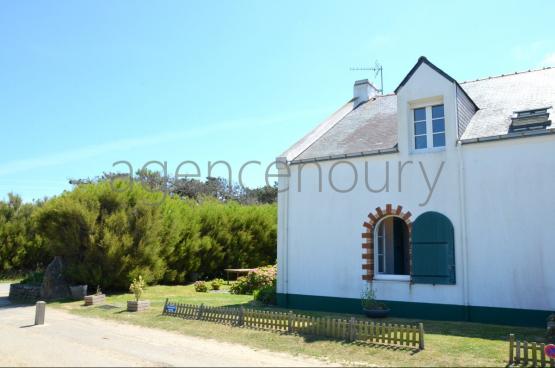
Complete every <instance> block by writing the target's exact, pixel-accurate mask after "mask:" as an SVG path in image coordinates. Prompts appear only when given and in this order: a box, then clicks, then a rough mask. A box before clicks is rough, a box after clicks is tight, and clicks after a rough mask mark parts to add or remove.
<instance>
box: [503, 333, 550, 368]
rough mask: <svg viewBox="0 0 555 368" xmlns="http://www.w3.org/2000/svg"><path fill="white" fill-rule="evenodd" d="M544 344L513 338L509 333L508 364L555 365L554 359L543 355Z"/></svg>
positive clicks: (524, 365)
mask: <svg viewBox="0 0 555 368" xmlns="http://www.w3.org/2000/svg"><path fill="white" fill-rule="evenodd" d="M544 349H545V344H540V343H536V342H528V341H519V340H515V335H513V334H510V335H509V366H522V367H555V360H554V359H552V358H549V357H546V356H545V350H544Z"/></svg>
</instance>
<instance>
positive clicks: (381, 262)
mask: <svg viewBox="0 0 555 368" xmlns="http://www.w3.org/2000/svg"><path fill="white" fill-rule="evenodd" d="M378 272H384V269H383V256H379V257H378Z"/></svg>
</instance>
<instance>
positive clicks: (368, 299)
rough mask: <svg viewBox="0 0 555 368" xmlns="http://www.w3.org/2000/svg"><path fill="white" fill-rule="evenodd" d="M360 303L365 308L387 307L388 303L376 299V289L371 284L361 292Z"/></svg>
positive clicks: (380, 308) (383, 308)
mask: <svg viewBox="0 0 555 368" xmlns="http://www.w3.org/2000/svg"><path fill="white" fill-rule="evenodd" d="M360 303H361V305H362V308H364V309H370V310H376V309H378V310H385V309H387V305H386V304H385V303H383V302H380V301H377V300H376V291H375V290H374V289H373V288H372V286H370V285H368V286H366V288H365V289H364V290H363V291H362V292H361V294H360Z"/></svg>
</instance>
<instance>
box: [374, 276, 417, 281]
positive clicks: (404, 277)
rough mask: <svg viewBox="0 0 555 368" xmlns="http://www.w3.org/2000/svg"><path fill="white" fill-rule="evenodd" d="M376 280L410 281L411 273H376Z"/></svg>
mask: <svg viewBox="0 0 555 368" xmlns="http://www.w3.org/2000/svg"><path fill="white" fill-rule="evenodd" d="M374 280H375V281H405V282H409V281H410V275H387V274H378V275H374Z"/></svg>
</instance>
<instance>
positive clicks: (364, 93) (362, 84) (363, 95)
mask: <svg viewBox="0 0 555 368" xmlns="http://www.w3.org/2000/svg"><path fill="white" fill-rule="evenodd" d="M378 92H379V91H378V89H377V88H376V87H374V85H372V83H370V82H369V81H368V79H361V80H357V81H356V82H355V86H354V87H353V97H354V98H355V101H354V102H355V107H357V106H358V105H360V104H362V103H364V102H366V101H368V100H369V99H371V98H372V97H374V96H376V95H377V94H378Z"/></svg>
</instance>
